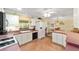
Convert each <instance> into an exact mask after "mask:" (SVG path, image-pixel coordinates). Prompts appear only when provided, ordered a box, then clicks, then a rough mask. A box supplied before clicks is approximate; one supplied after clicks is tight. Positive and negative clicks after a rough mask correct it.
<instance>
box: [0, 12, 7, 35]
mask: <svg viewBox="0 0 79 59" xmlns="http://www.w3.org/2000/svg"><path fill="white" fill-rule="evenodd" d="M5 21H6V16H5V13H4V12H0V35H3V34H6V33H7V31H6V24H5Z"/></svg>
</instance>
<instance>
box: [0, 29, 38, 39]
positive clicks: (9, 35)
mask: <svg viewBox="0 0 79 59" xmlns="http://www.w3.org/2000/svg"><path fill="white" fill-rule="evenodd" d="M30 32H31V33H34V32H38V31H37V30H30V31H27V30H26V31H14V32H8V33H7V34H4V35H0V39H5V38H9V37H13V36H14V35H19V34H23V33H30Z"/></svg>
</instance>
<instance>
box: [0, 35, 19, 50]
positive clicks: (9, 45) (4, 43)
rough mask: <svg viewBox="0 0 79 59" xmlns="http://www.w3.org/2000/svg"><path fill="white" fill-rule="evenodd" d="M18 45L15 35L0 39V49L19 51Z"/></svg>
mask: <svg viewBox="0 0 79 59" xmlns="http://www.w3.org/2000/svg"><path fill="white" fill-rule="evenodd" d="M19 50H20V48H19V45H18V42H17V40H16V39H15V37H14V36H13V37H8V38H4V39H0V51H19Z"/></svg>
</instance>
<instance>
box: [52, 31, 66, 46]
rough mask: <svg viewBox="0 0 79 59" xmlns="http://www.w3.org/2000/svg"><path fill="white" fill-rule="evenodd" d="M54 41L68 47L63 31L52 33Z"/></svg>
mask: <svg viewBox="0 0 79 59" xmlns="http://www.w3.org/2000/svg"><path fill="white" fill-rule="evenodd" d="M52 41H53V42H54V43H57V44H60V45H62V46H64V47H66V35H65V34H62V33H55V32H53V33H52Z"/></svg>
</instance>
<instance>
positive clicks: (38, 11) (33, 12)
mask: <svg viewBox="0 0 79 59" xmlns="http://www.w3.org/2000/svg"><path fill="white" fill-rule="evenodd" d="M6 10H7V11H11V12H12V11H16V12H18V11H20V12H22V13H23V14H25V15H28V16H31V17H43V16H44V14H45V13H49V12H52V13H51V15H50V18H53V17H57V16H59V17H65V16H68V17H70V16H73V8H22V9H21V10H19V9H17V8H5V11H6Z"/></svg>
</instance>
